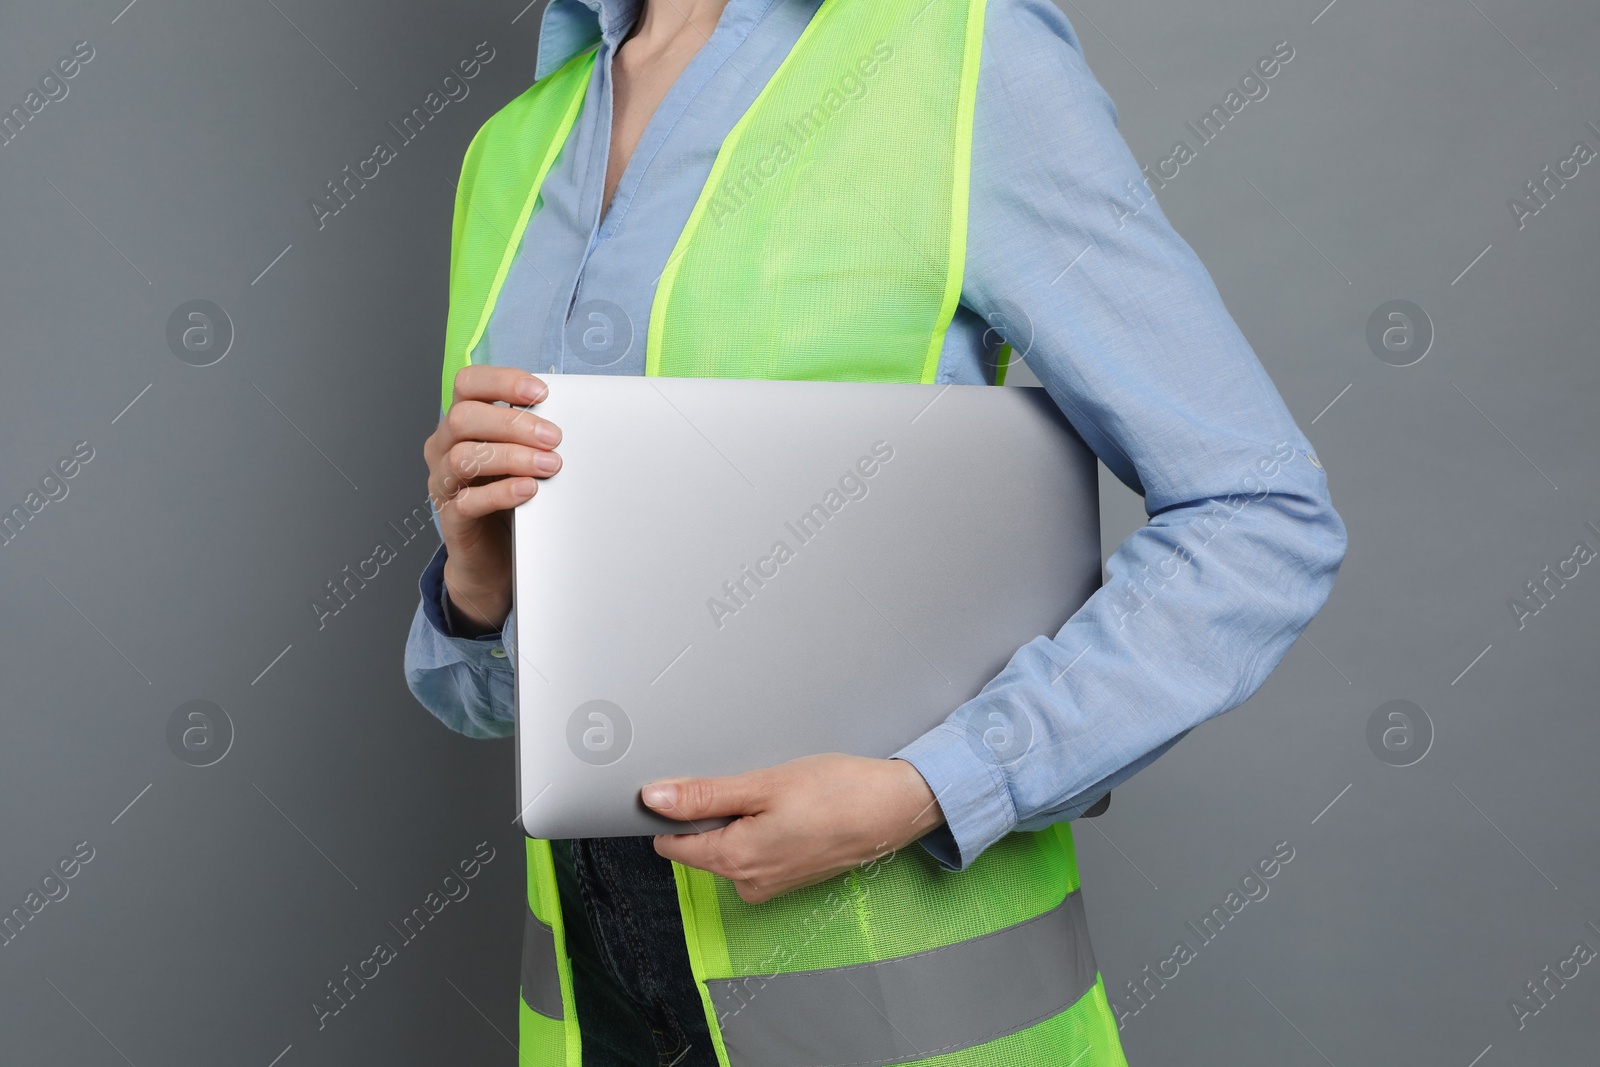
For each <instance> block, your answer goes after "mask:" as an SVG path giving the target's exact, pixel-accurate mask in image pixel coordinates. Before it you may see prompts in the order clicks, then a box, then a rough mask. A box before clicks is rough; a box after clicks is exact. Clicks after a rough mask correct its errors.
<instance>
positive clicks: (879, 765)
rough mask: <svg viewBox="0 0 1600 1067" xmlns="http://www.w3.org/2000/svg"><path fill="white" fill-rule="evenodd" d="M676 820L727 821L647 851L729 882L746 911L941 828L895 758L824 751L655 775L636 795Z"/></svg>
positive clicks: (918, 784) (665, 838) (919, 783)
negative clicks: (740, 768)
mask: <svg viewBox="0 0 1600 1067" xmlns="http://www.w3.org/2000/svg"><path fill="white" fill-rule="evenodd" d="M640 797H641V799H643V801H644V802H645V804H646V805H647V806H649V807H650V808H651V809H653V810H654V811H656V812H657V813H659V814H661V815H666V816H668V817H669V818H673V819H679V820H685V821H687V820H694V819H712V818H716V817H718V816H726V815H733V816H737V818H735V819H734V821H733V822H731V823H728V824H727V825H726V826H722V827H719V828H717V829H715V830H707V831H706V832H705V833H699V834H661V835H659V836H657V837H656V842H655V843H656V851H657V852H658V853H660V854H661V855H663V856H665V857H667V858H668V859H670V860H677V861H678V862H679V863H682V864H686V865H687V866H690V867H698V868H699V869H701V870H704V871H710V872H711V873H713V874H720V875H722V876H723V877H724V878H727V879H729V880H731V881H732V882H733V884H734V888H736V889H737V890H738V891H739V896H740V897H742V898H744V899H745V900H746V901H748V902H750V903H751V904H759V903H761V902H763V901H766V900H770V899H772V898H773V897H775V896H777V895H778V894H780V893H787V892H788V891H789V890H791V889H798V888H800V887H801V886H807V885H811V884H813V883H815V882H820V881H822V880H824V879H826V878H831V877H833V876H834V875H836V874H838V873H839V872H841V871H846V870H849V869H850V868H851V867H856V866H859V865H861V864H863V863H867V862H868V861H870V860H873V859H876V858H878V857H880V856H883V855H884V854H886V853H889V852H893V851H895V850H897V849H900V848H904V847H905V846H906V845H908V844H910V843H911V842H913V841H915V840H916V839H917V838H919V837H921V836H922V835H923V834H925V833H927V832H928V831H929V830H932V829H934V828H935V827H937V826H938V825H939V824H941V823H942V822H944V814H943V812H941V811H940V810H939V804H938V802H937V800H936V799H935V797H934V795H933V790H932V789H930V788H928V783H927V782H925V781H923V778H922V775H921V774H919V773H918V772H917V769H916V768H915V767H913V766H912V765H911V764H909V763H907V762H906V761H905V760H899V759H869V758H867V757H864V756H848V755H844V754H843V753H838V752H831V753H826V754H823V755H820V756H804V757H802V758H800V759H796V760H790V761H789V762H788V763H780V764H778V765H777V766H776V767H767V768H764V769H762V770H758V771H748V772H746V773H744V774H735V775H729V776H728V777H725V778H663V779H661V780H660V781H657V782H652V783H650V784H649V785H647V786H645V787H644V789H643V790H641V791H640Z"/></svg>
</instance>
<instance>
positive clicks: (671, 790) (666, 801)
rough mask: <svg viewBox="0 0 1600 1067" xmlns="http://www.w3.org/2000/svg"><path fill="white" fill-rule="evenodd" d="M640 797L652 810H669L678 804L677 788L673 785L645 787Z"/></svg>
mask: <svg viewBox="0 0 1600 1067" xmlns="http://www.w3.org/2000/svg"><path fill="white" fill-rule="evenodd" d="M642 795H643V797H644V802H645V803H646V804H648V805H650V806H651V807H652V808H671V807H675V806H676V805H677V803H678V787H677V786H675V785H666V784H662V785H647V786H645V787H644V792H643V794H642Z"/></svg>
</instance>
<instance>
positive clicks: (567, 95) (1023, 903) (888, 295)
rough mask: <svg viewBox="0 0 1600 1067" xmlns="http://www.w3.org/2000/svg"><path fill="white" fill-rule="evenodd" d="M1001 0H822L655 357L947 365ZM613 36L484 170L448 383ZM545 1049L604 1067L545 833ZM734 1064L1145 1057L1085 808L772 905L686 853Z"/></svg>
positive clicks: (918, 374)
mask: <svg viewBox="0 0 1600 1067" xmlns="http://www.w3.org/2000/svg"><path fill="white" fill-rule="evenodd" d="M983 17H984V0H824V2H823V3H822V4H821V6H820V7H819V8H818V9H817V11H816V13H815V14H814V16H813V17H812V19H811V21H810V23H809V24H808V26H807V27H806V29H805V31H804V32H803V33H802V34H801V35H800V38H799V40H798V41H797V43H796V44H795V46H794V48H793V50H792V51H791V52H790V54H789V56H788V57H787V58H786V59H785V60H784V61H783V63H782V64H781V65H780V66H779V67H778V69H777V71H776V72H775V73H774V74H773V76H772V79H771V81H770V82H769V83H768V84H767V85H766V86H765V87H764V88H763V89H762V91H761V93H760V94H759V95H758V96H757V97H756V100H755V102H754V103H753V104H752V105H751V106H750V109H749V110H748V111H747V112H746V113H745V114H744V116H743V117H742V118H741V119H740V120H739V122H738V124H737V125H736V126H734V128H733V130H732V132H731V133H730V134H729V135H728V137H727V139H726V140H725V141H724V142H723V144H722V147H721V150H720V152H719V154H718V155H717V159H716V162H715V164H714V166H713V167H712V170H711V174H710V177H709V178H708V179H707V181H706V184H705V187H704V188H703V189H702V190H701V193H700V197H699V200H698V202H697V203H696V205H695V207H694V210H693V213H692V214H691V215H690V216H689V220H688V222H687V224H686V225H685V226H684V229H683V232H682V234H681V236H680V237H679V239H678V242H677V245H676V247H675V248H674V250H673V253H672V256H671V258H670V260H669V261H668V264H667V268H666V270H665V271H664V272H663V273H662V275H661V277H660V280H659V281H658V283H657V287H656V292H655V295H654V299H653V303H652V307H651V313H650V322H649V328H648V330H647V333H646V339H647V340H646V363H645V373H646V374H652V375H669V376H691V377H732V378H785V379H825V380H839V381H886V382H925V383H932V382H933V381H934V375H935V372H936V371H937V368H938V361H939V354H940V350H941V348H942V346H943V342H944V337H945V332H946V330H947V329H948V327H949V324H950V321H951V318H952V316H953V315H954V313H955V308H956V303H957V300H958V298H959V295H960V290H961V278H962V272H963V268H964V263H965V255H966V224H967V197H968V176H969V173H970V168H971V152H972V117H973V105H974V98H975V95H976V85H977V77H978V64H979V60H980V55H981V48H982V38H983ZM594 62H595V49H593V48H591V49H589V50H588V51H585V52H582V53H580V54H578V55H577V56H575V57H573V58H572V59H571V60H569V61H568V62H567V63H566V64H565V65H564V66H563V67H561V68H560V69H558V70H556V71H554V72H552V73H551V74H549V75H548V76H546V77H545V78H542V79H540V80H539V81H538V82H537V83H536V84H535V85H534V86H533V87H532V88H530V89H529V90H528V91H527V92H525V93H523V94H522V95H521V96H519V97H518V98H517V99H515V100H513V101H512V102H511V103H510V104H508V105H507V106H506V107H505V108H504V109H502V110H501V111H499V112H498V113H496V114H495V115H494V116H493V117H492V118H490V119H489V121H488V122H487V123H485V124H484V126H483V128H482V129H481V130H480V131H479V132H478V134H477V136H476V137H475V138H474V139H473V141H472V144H471V145H470V146H469V148H468V149H467V154H466V159H465V161H464V164H463V166H462V173H461V182H460V185H459V187H458V194H457V199H456V207H455V217H454V229H453V233H452V248H451V260H450V314H449V323H448V327H447V330H446V355H445V367H444V376H443V382H442V390H443V391H442V401H443V404H444V405H445V406H448V405H449V403H450V400H451V393H452V386H453V382H454V378H455V374H456V371H458V370H459V369H460V368H461V367H463V366H465V365H466V364H467V363H468V362H469V361H470V357H471V353H472V351H473V349H474V348H475V347H476V346H477V344H478V341H479V339H480V338H481V337H482V335H483V332H484V329H485V327H486V325H487V323H488V321H489V316H490V314H491V313H492V312H493V310H494V304H495V300H496V298H497V297H498V295H499V291H500V288H501V286H502V285H503V284H504V281H505V278H506V274H507V271H508V270H509V269H510V266H511V262H512V260H513V258H514V257H515V256H516V254H517V252H518V249H519V247H520V244H521V239H522V234H523V231H524V230H525V229H526V227H527V223H528V219H529V217H530V216H531V215H532V213H533V212H534V211H535V210H537V209H538V204H539V200H538V194H539V189H540V187H541V184H542V183H543V181H544V178H545V175H546V174H547V173H548V172H549V170H550V167H551V165H552V163H554V161H555V159H556V157H557V155H558V154H559V153H560V151H561V148H562V146H563V145H564V144H565V142H566V139H567V135H568V133H569V132H570V131H571V129H572V126H573V123H574V122H575V120H576V118H577V115H578V112H579V110H580V108H581V106H582V104H583V100H584V95H585V92H586V90H587V87H588V84H589V80H590V74H591V72H592V70H593V66H594ZM527 860H528V912H527V916H526V922H525V926H524V931H523V942H524V943H523V966H522V1003H521V1024H520V1049H519V1051H520V1062H521V1063H522V1064H525V1065H536V1067H580V1065H581V1064H582V1063H583V1051H582V1041H581V1037H580V1031H579V1026H578V1019H577V1014H576V1010H575V1004H574V999H573V985H572V971H571V965H570V961H569V959H568V956H567V950H566V937H565V927H564V922H563V917H562V914H561V906H560V900H559V897H558V894H557V890H556V877H555V868H554V864H553V860H552V856H551V850H550V844H549V842H547V841H540V840H533V839H530V840H529V841H528V845H527ZM673 874H674V876H675V878H676V884H677V889H678V903H679V908H680V911H681V914H682V917H683V927H684V933H685V937H686V940H687V943H688V955H689V961H690V965H691V967H692V970H693V974H694V978H695V981H696V982H697V984H698V987H699V993H700V997H701V1001H702V1004H703V1006H704V1008H705V1013H706V1019H707V1021H708V1023H709V1025H710V1031H711V1034H712V1041H713V1043H714V1045H715V1051H716V1056H717V1060H718V1062H719V1063H720V1064H721V1065H722V1067H887V1065H891V1064H926V1065H930V1067H1114V1065H1125V1060H1124V1059H1123V1055H1122V1050H1121V1046H1120V1043H1119V1041H1118V1038H1117V1027H1116V1022H1115V1020H1114V1018H1113V1016H1112V1012H1111V1009H1110V1006H1109V1004H1108V1003H1107V999H1106V992H1105V986H1104V982H1103V980H1102V979H1101V977H1100V975H1099V973H1098V970H1097V968H1096V966H1095V963H1094V956H1093V953H1092V951H1091V949H1090V946H1089V938H1088V934H1087V931H1086V929H1085V924H1084V913H1083V904H1082V896H1081V894H1080V892H1079V888H1078V870H1077V863H1076V860H1075V857H1074V851H1073V842H1072V834H1071V830H1070V828H1069V826H1068V825H1067V824H1066V823H1058V824H1056V825H1055V826H1052V827H1050V828H1048V829H1045V830H1041V831H1037V832H1029V833H1023V832H1015V833H1011V834H1008V835H1007V836H1006V837H1004V838H1003V839H1001V840H1000V841H998V842H996V843H995V844H994V845H992V846H991V847H990V848H988V849H987V850H985V851H984V853H983V854H982V855H981V856H979V857H978V859H977V860H976V861H975V862H974V863H973V864H972V865H970V866H969V867H968V868H967V869H966V870H964V871H960V872H953V871H947V870H945V869H943V868H942V867H940V866H939V864H938V863H937V862H935V861H934V860H933V858H932V857H931V856H929V855H928V854H927V852H926V851H925V850H924V849H922V848H921V847H920V846H916V845H913V846H911V847H908V848H904V849H901V850H899V851H897V852H894V853H891V854H889V855H886V856H885V857H883V858H881V859H879V860H876V861H873V862H871V863H868V864H865V865H863V866H860V867H858V868H856V869H854V870H850V871H847V872H845V873H843V874H840V875H837V876H835V877H833V878H831V879H829V880H827V881H825V882H822V883H819V884H817V885H814V886H810V887H807V888H804V889H799V890H795V891H793V892H790V893H787V894H784V895H782V896H780V897H777V898H775V899H773V900H770V901H767V902H766V903H763V904H755V905H752V904H747V903H745V901H743V900H742V899H741V898H740V897H739V895H738V893H737V892H736V891H735V890H734V888H733V884H732V883H731V882H729V881H728V880H726V879H724V878H721V877H720V876H717V875H713V874H710V873H708V872H706V871H700V870H695V869H693V868H689V867H685V866H682V865H681V864H677V863H674V864H673Z"/></svg>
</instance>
